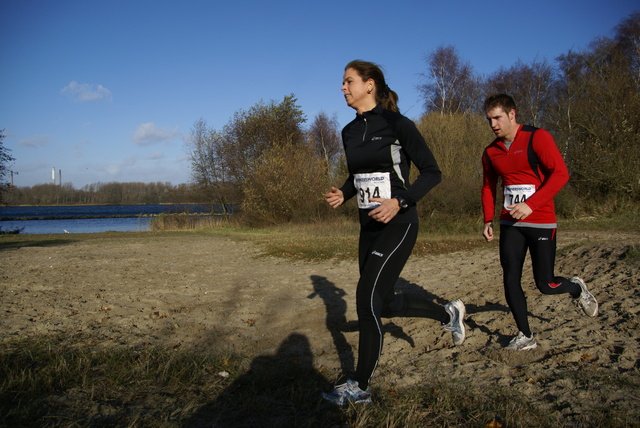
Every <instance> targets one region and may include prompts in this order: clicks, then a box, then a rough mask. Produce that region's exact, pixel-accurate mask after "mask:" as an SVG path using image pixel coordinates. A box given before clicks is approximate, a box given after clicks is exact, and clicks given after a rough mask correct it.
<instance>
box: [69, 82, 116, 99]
mask: <svg viewBox="0 0 640 428" xmlns="http://www.w3.org/2000/svg"><path fill="white" fill-rule="evenodd" d="M60 93H61V94H63V95H66V96H67V97H69V98H70V99H72V100H74V101H80V102H82V101H96V100H102V99H106V100H109V101H110V100H111V91H109V90H108V89H107V88H105V87H104V86H102V85H99V84H98V85H93V84H90V83H78V82H76V81H75V80H74V81H72V82H70V83H69V84H68V85H67V86H65V87H64V88H62V89H61V90H60Z"/></svg>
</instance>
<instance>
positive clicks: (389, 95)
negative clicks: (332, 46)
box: [344, 59, 400, 112]
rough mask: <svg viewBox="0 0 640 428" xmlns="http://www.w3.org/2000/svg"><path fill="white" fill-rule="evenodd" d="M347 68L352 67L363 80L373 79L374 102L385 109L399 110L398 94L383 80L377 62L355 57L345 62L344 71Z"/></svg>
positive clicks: (382, 74)
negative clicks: (347, 62)
mask: <svg viewBox="0 0 640 428" xmlns="http://www.w3.org/2000/svg"><path fill="white" fill-rule="evenodd" d="M349 68H353V69H354V70H355V71H356V72H357V73H358V75H359V76H360V77H361V78H362V80H364V81H365V82H366V81H367V80H369V79H373V81H374V82H375V84H376V102H377V103H378V104H381V105H382V107H383V108H385V109H387V110H391V111H395V112H399V111H400V110H399V109H398V94H396V93H395V92H394V91H392V90H391V89H389V87H388V86H387V82H386V81H385V80H384V73H383V72H382V69H381V67H380V66H379V65H378V64H374V63H373V62H369V61H362V60H359V59H356V60H353V61H351V62H350V63H349V64H347V66H346V67H345V68H344V69H345V71H346V70H347V69H349Z"/></svg>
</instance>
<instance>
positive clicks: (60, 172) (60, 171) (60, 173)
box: [58, 170, 62, 187]
mask: <svg viewBox="0 0 640 428" xmlns="http://www.w3.org/2000/svg"><path fill="white" fill-rule="evenodd" d="M58 173H59V175H60V183H58V184H60V187H62V170H59V171H58Z"/></svg>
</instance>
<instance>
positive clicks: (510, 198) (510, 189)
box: [504, 184, 536, 210]
mask: <svg viewBox="0 0 640 428" xmlns="http://www.w3.org/2000/svg"><path fill="white" fill-rule="evenodd" d="M534 193H536V186H535V184H512V185H509V186H504V208H505V209H506V210H508V209H509V208H508V207H509V206H511V205H514V204H519V203H520V202H525V201H526V200H527V199H529V198H530V197H531V195H533V194H534Z"/></svg>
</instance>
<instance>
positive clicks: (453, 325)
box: [442, 299, 467, 346]
mask: <svg viewBox="0 0 640 428" xmlns="http://www.w3.org/2000/svg"><path fill="white" fill-rule="evenodd" d="M444 309H445V311H447V313H448V314H449V317H450V318H451V321H449V323H448V324H442V327H444V329H445V330H447V331H450V332H451V335H452V336H453V344H454V345H455V346H460V345H462V343H463V342H464V339H465V338H466V337H467V332H466V330H465V327H464V316H465V314H466V313H467V310H466V308H465V307H464V303H462V300H460V299H456V300H454V301H453V302H449V303H447V304H446V305H444Z"/></svg>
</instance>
